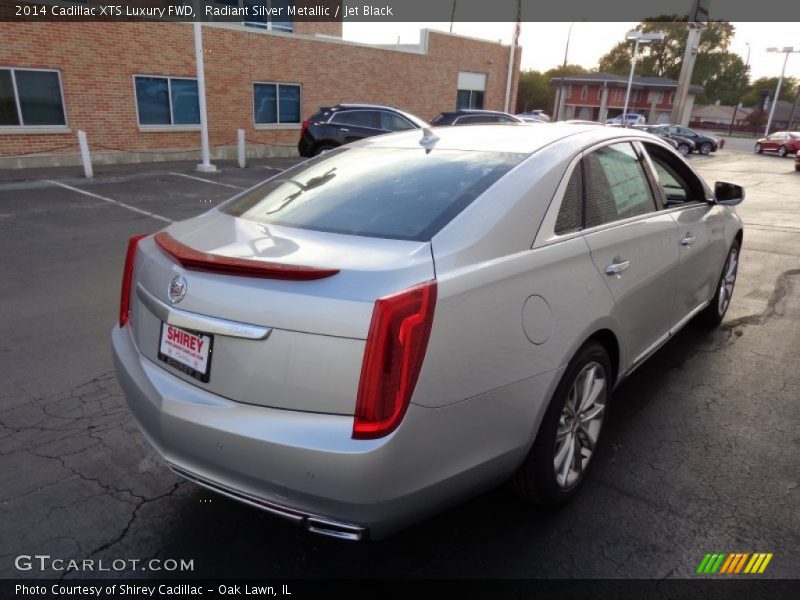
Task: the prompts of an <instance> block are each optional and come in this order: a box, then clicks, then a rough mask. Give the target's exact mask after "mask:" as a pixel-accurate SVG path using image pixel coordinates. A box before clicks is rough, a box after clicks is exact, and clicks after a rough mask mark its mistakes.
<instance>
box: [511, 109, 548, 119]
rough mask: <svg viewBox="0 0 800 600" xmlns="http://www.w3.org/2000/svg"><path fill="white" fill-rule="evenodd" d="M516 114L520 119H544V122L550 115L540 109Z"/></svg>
mask: <svg viewBox="0 0 800 600" xmlns="http://www.w3.org/2000/svg"><path fill="white" fill-rule="evenodd" d="M517 116H518V117H519V118H520V119H523V120H524V119H527V118H530V119H536V120H538V121H545V122H549V121H550V115H548V114H547V113H546V112H544V111H543V110H541V109H537V110H529V111H527V112H524V113H520V114H518V115H517Z"/></svg>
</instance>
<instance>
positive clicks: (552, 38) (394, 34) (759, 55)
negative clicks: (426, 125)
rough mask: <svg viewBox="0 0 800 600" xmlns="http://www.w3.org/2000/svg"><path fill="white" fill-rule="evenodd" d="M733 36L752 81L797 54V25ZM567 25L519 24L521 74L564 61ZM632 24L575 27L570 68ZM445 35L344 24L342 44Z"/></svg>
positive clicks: (499, 30)
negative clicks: (787, 50)
mask: <svg viewBox="0 0 800 600" xmlns="http://www.w3.org/2000/svg"><path fill="white" fill-rule="evenodd" d="M733 25H734V27H735V30H736V33H735V37H734V39H733V43H732V44H731V51H733V52H736V53H738V54H740V55H741V56H742V60H746V58H747V43H749V44H750V48H751V51H750V67H751V71H750V73H751V76H752V78H753V79H757V78H758V77H777V76H778V75H780V73H781V67H782V66H783V59H784V56H785V55H784V54H771V53H768V52H767V48H768V47H772V46H779V47H784V46H794V47H795V48H797V49H799V50H800V23H734V24H733ZM569 26H570V24H569V23H523V24H522V35H521V36H520V45H521V46H523V52H522V68H523V69H536V70H539V71H546V70H547V69H550V68H552V67H556V66H558V65H560V64H561V63H562V62H563V60H564V45H565V43H566V41H567V32H568V31H569ZM635 26H636V23H586V22H580V21H578V22H576V23H575V24H574V26H573V28H572V37H571V40H570V45H569V56H568V59H569V62H570V63H573V64H579V65H582V66H583V67H586V68H587V69H591V68H595V67H597V62H598V60H599V59H600V57H601V56H602V55H603V54H605V53H606V52H608V51H609V50H610V49H611V47H612V46H613V45H614V44H615V43H616V42H618V41H619V40H622V39H624V37H625V32H626V31H628V30H630V29H632V28H633V27H635ZM424 27H427V28H430V29H440V30H443V31H447V30H448V29H449V28H450V24H449V23H347V22H346V23H344V38H345V39H348V40H354V41H359V42H366V43H372V44H391V43H396V42H397V41H398V38H399V40H400V43H403V44H409V43H417V42H419V32H420V29H422V28H424ZM513 31H514V24H513V23H454V24H453V33H457V34H460V35H468V36H472V37H479V38H483V39H487V40H492V41H498V40H502V42H503V43H505V44H509V43H511V38H512V35H513ZM786 75H787V76H792V77H797V78H800V54H792V55H790V56H789V62H788V64H787V66H786Z"/></svg>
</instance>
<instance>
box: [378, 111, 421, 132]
mask: <svg viewBox="0 0 800 600" xmlns="http://www.w3.org/2000/svg"><path fill="white" fill-rule="evenodd" d="M381 129H386V130H387V131H405V130H406V129H414V126H413V125H412V124H411V123H409V122H408V121H407V120H406V119H404V118H403V117H401V116H400V115H396V114H394V113H390V112H382V113H381Z"/></svg>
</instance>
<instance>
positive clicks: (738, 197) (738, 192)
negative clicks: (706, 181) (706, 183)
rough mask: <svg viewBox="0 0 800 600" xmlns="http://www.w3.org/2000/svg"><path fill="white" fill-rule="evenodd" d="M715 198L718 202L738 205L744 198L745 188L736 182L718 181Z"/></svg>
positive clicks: (715, 187) (715, 186)
mask: <svg viewBox="0 0 800 600" xmlns="http://www.w3.org/2000/svg"><path fill="white" fill-rule="evenodd" d="M714 200H715V201H716V203H717V204H724V205H726V206H736V205H737V204H741V202H742V200H744V188H743V187H742V186H740V185H736V184H735V183H728V182H727V181H717V182H716V183H715V184H714Z"/></svg>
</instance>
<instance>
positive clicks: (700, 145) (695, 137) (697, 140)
mask: <svg viewBox="0 0 800 600" xmlns="http://www.w3.org/2000/svg"><path fill="white" fill-rule="evenodd" d="M656 127H660V128H661V129H663V130H664V131H666V132H667V133H669V134H671V135H679V136H681V137H683V138H686V139H689V140H692V141H693V142H694V145H695V147H696V148H697V151H698V152H699V153H700V154H711V153H712V152H716V151H717V150H718V149H719V140H718V139H717V138H715V137H711V136H710V135H703V134H701V133H697V132H696V131H695V130H694V129H689V128H688V127H682V126H681V125H656Z"/></svg>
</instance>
